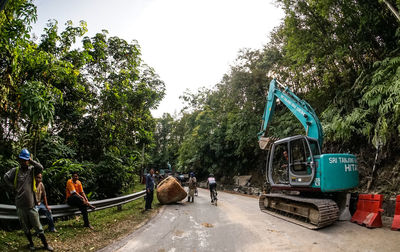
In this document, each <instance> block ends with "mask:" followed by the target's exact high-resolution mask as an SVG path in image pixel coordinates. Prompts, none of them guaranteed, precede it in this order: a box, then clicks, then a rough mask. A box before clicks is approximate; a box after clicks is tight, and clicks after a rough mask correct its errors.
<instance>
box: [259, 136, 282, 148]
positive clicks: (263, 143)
mask: <svg viewBox="0 0 400 252" xmlns="http://www.w3.org/2000/svg"><path fill="white" fill-rule="evenodd" d="M278 139H279V138H277V137H260V139H259V140H258V144H259V146H260V149H262V150H269V149H270V148H271V146H272V144H273V143H274V142H275V141H276V140H278Z"/></svg>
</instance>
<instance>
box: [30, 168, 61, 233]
mask: <svg viewBox="0 0 400 252" xmlns="http://www.w3.org/2000/svg"><path fill="white" fill-rule="evenodd" d="M35 180H36V188H37V190H36V193H35V196H36V202H37V205H36V206H35V208H36V209H37V210H38V212H39V214H44V215H46V218H47V222H48V224H49V230H50V232H57V230H56V228H55V227H54V220H53V215H52V214H51V209H50V207H49V205H48V204H47V197H46V190H45V189H44V185H43V183H42V173H39V174H38V175H36V176H35Z"/></svg>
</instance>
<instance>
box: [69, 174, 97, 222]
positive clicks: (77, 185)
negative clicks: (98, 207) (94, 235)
mask: <svg viewBox="0 0 400 252" xmlns="http://www.w3.org/2000/svg"><path fill="white" fill-rule="evenodd" d="M78 179H79V175H78V172H76V171H74V172H72V178H71V179H69V180H68V181H67V186H66V187H67V188H66V192H65V193H66V196H67V203H68V205H70V206H74V207H77V208H79V210H81V213H82V216H83V222H84V226H85V227H88V228H90V229H93V226H92V225H90V223H89V216H88V212H87V208H88V207H89V208H91V209H92V210H94V209H95V207H94V206H93V205H91V204H90V203H89V200H88V198H87V197H86V194H85V192H84V191H83V187H82V183H81V182H80V181H79V180H78Z"/></svg>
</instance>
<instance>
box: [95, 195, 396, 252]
mask: <svg viewBox="0 0 400 252" xmlns="http://www.w3.org/2000/svg"><path fill="white" fill-rule="evenodd" d="M218 199H219V200H218V206H217V207H216V206H214V205H211V204H210V197H209V193H208V191H206V190H203V189H200V190H199V196H198V197H195V202H194V203H188V202H186V201H182V203H181V204H175V205H166V206H164V207H163V208H162V210H161V211H160V213H159V214H157V215H156V216H155V217H154V218H153V219H152V220H151V221H150V222H148V223H147V224H146V225H144V226H143V227H141V228H140V229H138V230H136V231H135V232H134V233H132V234H131V235H129V236H127V237H126V238H125V239H123V240H121V241H119V242H117V243H115V244H112V245H110V246H108V247H106V248H104V249H102V250H101V251H102V252H110V251H118V252H125V251H126V252H127V251H157V252H174V251H176V252H178V251H179V252H180V251H196V252H200V251H207V252H208V251H251V252H254V251H307V252H308V251H324V252H328V251H400V232H396V231H391V230H390V229H389V228H388V227H384V228H377V229H368V228H365V227H362V226H359V225H357V224H354V223H350V222H336V223H335V224H334V225H332V226H329V227H326V228H324V229H321V230H317V231H313V230H309V229H306V228H303V227H301V226H298V225H296V224H292V223H289V222H286V221H283V220H281V219H279V218H276V217H273V216H270V215H268V214H265V213H262V212H261V211H260V210H259V207H258V199H256V198H252V197H247V196H241V195H237V194H230V193H223V192H219V193H218Z"/></svg>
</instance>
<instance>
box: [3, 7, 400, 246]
mask: <svg viewBox="0 0 400 252" xmlns="http://www.w3.org/2000/svg"><path fill="white" fill-rule="evenodd" d="M275 2H276V4H277V5H278V6H279V7H281V8H282V9H283V10H284V12H285V16H284V18H283V20H282V23H281V25H280V26H278V27H276V28H275V30H274V31H273V32H272V33H271V34H270V35H269V38H270V40H269V42H268V43H267V44H266V45H265V46H264V47H263V48H261V49H251V48H244V49H242V50H240V52H239V53H238V55H237V59H236V62H235V63H234V64H232V66H231V69H230V71H228V72H227V73H226V74H225V75H224V76H223V77H222V78H221V81H220V82H219V83H215V86H214V87H213V88H210V89H207V88H202V89H199V90H197V91H193V92H191V91H187V92H185V93H183V94H182V96H181V98H182V101H183V102H184V103H185V108H184V109H183V110H182V111H181V112H180V113H179V114H178V115H176V116H172V115H170V114H164V115H163V116H162V117H161V118H153V117H152V115H151V112H150V110H151V109H155V108H157V106H158V105H159V103H160V101H161V100H162V99H163V98H164V95H165V85H164V82H163V81H162V80H161V79H160V78H159V76H158V75H157V73H156V71H155V70H154V69H153V68H152V67H150V66H148V65H147V64H146V63H145V62H143V60H142V58H141V51H140V45H139V44H138V43H137V42H136V41H131V42H127V41H125V40H124V39H121V38H119V37H115V36H114V37H111V36H109V35H108V32H107V31H106V30H102V31H98V33H96V34H95V35H94V36H92V37H89V36H86V35H85V34H86V33H87V31H88V30H87V25H86V23H85V21H81V22H80V23H79V24H73V23H72V22H67V23H66V24H65V27H64V28H63V29H62V30H60V28H59V24H58V23H57V21H56V20H50V21H49V22H48V25H47V27H46V28H45V29H44V31H43V33H42V34H35V35H33V34H32V32H31V25H32V24H33V23H34V22H35V21H36V19H37V13H36V7H35V5H34V1H33V0H13V1H7V3H6V4H5V6H4V9H3V10H1V11H0V136H1V138H0V176H3V174H4V173H5V172H7V171H8V170H9V169H11V168H13V167H15V166H16V165H17V163H16V157H17V155H18V153H19V151H20V150H21V149H22V148H23V147H26V148H28V149H29V150H30V151H31V152H32V153H33V157H34V159H36V160H38V161H40V162H41V163H42V164H43V165H44V167H45V168H46V170H45V172H44V174H43V183H44V185H45V187H46V191H47V193H48V195H47V198H48V201H49V204H61V203H64V200H65V195H64V193H65V183H66V181H67V179H68V178H69V177H70V173H71V171H79V172H80V180H81V181H82V183H83V185H84V188H85V192H86V194H87V195H88V197H89V200H98V199H104V198H111V197H115V196H119V195H122V194H125V193H128V192H129V191H130V190H131V189H132V188H133V187H135V186H139V185H138V184H137V183H134V182H133V181H134V180H135V179H136V180H137V179H138V176H141V175H142V172H143V169H146V168H156V170H159V169H166V168H167V167H168V164H171V166H172V168H173V169H174V170H177V171H180V172H184V173H186V172H189V171H194V172H195V173H196V176H197V177H198V178H199V180H201V179H202V178H206V177H207V176H208V174H209V173H211V172H212V173H214V174H215V175H216V177H217V179H218V180H220V181H222V182H223V183H224V182H227V183H229V181H230V178H231V177H232V176H234V175H237V174H242V175H243V174H253V175H256V176H253V177H254V178H258V181H255V182H257V183H258V185H260V186H261V185H262V184H263V182H264V181H263V176H262V175H263V172H264V169H265V167H264V166H265V160H264V159H265V153H263V152H262V151H261V150H260V149H259V148H258V142H257V133H258V131H259V130H260V125H261V117H262V114H263V110H264V106H265V102H266V101H265V100H266V94H267V88H268V84H269V82H270V81H271V79H272V78H273V77H274V78H277V79H278V80H279V81H280V82H281V83H284V84H285V85H287V86H289V87H290V88H291V89H292V90H293V91H294V92H295V93H296V94H297V95H298V96H300V97H301V98H303V99H305V100H306V101H307V102H308V103H309V104H310V105H311V106H312V107H313V108H314V109H315V111H316V113H317V115H318V116H319V118H320V119H321V122H322V125H323V129H324V133H325V143H324V148H323V151H324V152H351V153H353V154H355V155H357V159H358V163H359V170H360V180H361V185H360V188H359V189H358V190H359V191H362V192H366V191H371V192H378V193H384V194H385V195H388V196H393V195H395V194H398V193H399V192H400V181H399V179H400V176H398V175H399V172H400V156H399V154H398V153H400V145H399V142H400V141H399V140H400V127H399V125H400V51H399V46H400V43H399V42H400V29H399V24H400V21H399V19H398V18H397V16H398V10H399V8H400V4H399V1H395V0H385V1H379V0H377V1H360V0H355V1H339V0H329V1H328V0H320V1H311V0H298V1H292V0H276V1H275ZM389 6H390V7H389ZM249 29H251V27H250V28H249ZM210 60H212V59H210ZM187 84H188V86H190V80H188V83H187ZM295 134H304V129H303V128H302V127H301V125H300V123H299V122H297V120H296V118H294V117H293V116H292V115H291V114H290V113H289V112H288V111H287V109H286V108H284V107H283V106H278V107H277V110H276V114H275V117H274V120H273V122H272V125H271V127H270V128H269V131H268V135H269V136H275V137H280V138H282V137H286V136H290V135H295ZM0 202H1V203H2V204H13V202H14V195H13V193H12V192H11V190H10V189H9V188H7V187H6V185H5V183H4V181H3V180H2V179H1V180H0ZM143 204H144V202H143V201H142V200H138V201H135V202H132V203H130V204H127V205H125V206H124V207H123V210H122V211H116V210H115V209H108V210H104V211H99V212H95V213H92V214H90V218H91V219H92V220H93V225H94V226H96V227H97V229H96V230H95V231H88V230H86V229H83V228H81V227H80V225H78V223H77V222H76V220H74V219H72V220H68V221H58V222H57V223H56V225H57V226H59V227H58V229H59V230H60V232H59V233H58V234H49V237H50V239H49V240H50V241H51V242H50V243H51V244H52V245H53V244H54V247H55V248H57V249H69V248H67V247H68V246H70V247H71V248H73V249H77V250H79V249H82V248H83V247H84V248H85V250H91V249H93V250H95V249H97V248H98V247H100V246H103V245H102V244H105V243H106V241H111V239H114V237H115V236H114V235H116V236H119V234H121V235H122V233H125V232H129V230H131V229H129V228H128V226H134V225H136V223H139V222H141V221H142V220H143V219H145V218H147V217H148V216H149V214H150V213H145V214H140V213H139V212H140V211H139V209H141V208H142V207H143ZM119 220H124V221H119ZM79 223H80V222H79ZM124 223H125V224H124ZM124 225H126V226H124ZM119 227H120V228H121V230H120V229H119ZM111 232H112V233H111ZM76 234H82V235H83V236H84V237H86V238H87V239H86V238H85V239H84V241H83V243H78V242H76V240H77V239H76V237H75V235H76ZM96 237H98V238H96ZM0 238H1V241H4V243H3V242H2V243H1V244H0V250H10V249H14V250H18V249H19V248H20V247H21V244H22V243H25V242H24V237H23V236H22V232H21V231H13V232H8V231H0ZM91 239H93V240H94V241H95V242H93V243H90V242H89V241H90V240H91ZM103 241H104V243H103ZM92 244H95V245H92Z"/></svg>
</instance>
